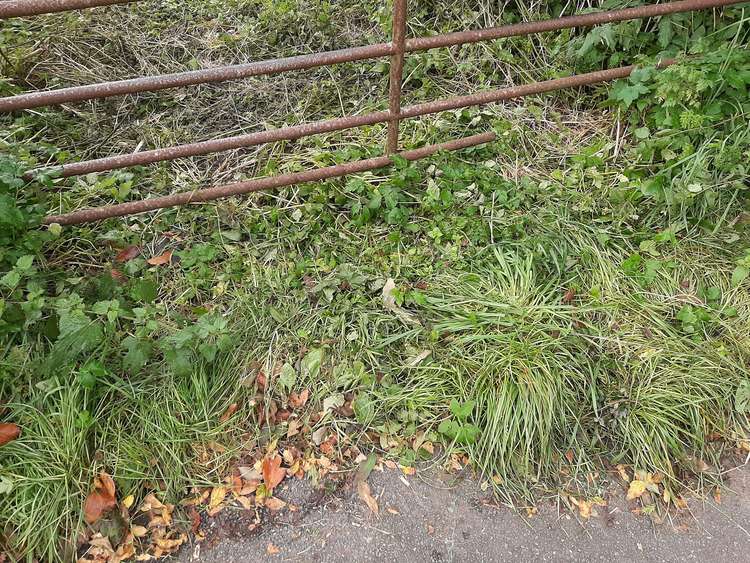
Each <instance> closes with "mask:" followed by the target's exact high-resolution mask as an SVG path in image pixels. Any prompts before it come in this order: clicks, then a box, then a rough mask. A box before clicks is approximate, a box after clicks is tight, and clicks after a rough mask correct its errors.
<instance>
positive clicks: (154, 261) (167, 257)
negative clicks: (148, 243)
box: [146, 250, 172, 266]
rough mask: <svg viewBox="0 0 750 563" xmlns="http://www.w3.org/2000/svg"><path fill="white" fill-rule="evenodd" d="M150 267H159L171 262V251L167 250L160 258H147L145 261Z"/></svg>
mask: <svg viewBox="0 0 750 563" xmlns="http://www.w3.org/2000/svg"><path fill="white" fill-rule="evenodd" d="M146 262H148V263H149V264H150V265H152V266H161V265H162V264H169V263H170V262H172V251H171V250H167V251H166V252H165V253H164V254H162V255H161V256H154V257H153V258H149V259H148V260H146Z"/></svg>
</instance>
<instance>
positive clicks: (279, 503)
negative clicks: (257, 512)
mask: <svg viewBox="0 0 750 563" xmlns="http://www.w3.org/2000/svg"><path fill="white" fill-rule="evenodd" d="M265 504H266V508H268V510H270V511H271V512H278V511H279V510H281V509H282V508H284V507H285V506H286V503H285V502H284V501H283V500H281V499H279V498H276V497H270V498H267V499H266V502H265Z"/></svg>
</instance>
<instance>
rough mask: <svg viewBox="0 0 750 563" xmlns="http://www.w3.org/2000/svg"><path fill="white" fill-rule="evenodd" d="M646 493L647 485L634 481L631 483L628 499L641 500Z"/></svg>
mask: <svg viewBox="0 0 750 563" xmlns="http://www.w3.org/2000/svg"><path fill="white" fill-rule="evenodd" d="M645 492H646V483H644V482H643V481H640V480H638V479H633V480H632V481H631V482H630V487H629V488H628V496H627V499H628V500H635V499H637V498H640V496H641V495H642V494H643V493H645Z"/></svg>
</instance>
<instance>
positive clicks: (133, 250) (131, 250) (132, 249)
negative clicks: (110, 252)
mask: <svg viewBox="0 0 750 563" xmlns="http://www.w3.org/2000/svg"><path fill="white" fill-rule="evenodd" d="M140 254H141V247H140V246H128V247H127V248H124V249H122V250H121V251H120V252H118V253H117V256H115V261H116V262H129V261H130V260H132V259H133V258H135V257H137V256H139V255H140Z"/></svg>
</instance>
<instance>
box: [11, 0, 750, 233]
mask: <svg viewBox="0 0 750 563" xmlns="http://www.w3.org/2000/svg"><path fill="white" fill-rule="evenodd" d="M135 1H139V0H5V1H2V0H0V19H7V18H11V17H20V16H33V15H39V14H45V13H52V12H61V11H66V10H76V9H83V8H92V7H95V6H106V5H112V4H125V3H129V2H135ZM140 1H144V0H140ZM746 1H747V0H681V1H677V2H667V3H662V4H651V5H646V6H640V7H636V8H628V9H623V10H613V11H607V12H597V13H590V14H582V15H574V16H568V17H561V18H554V19H549V20H542V21H535V22H528V23H519V24H513V25H506V26H501V27H494V28H488V29H480V30H473V31H464V32H458V33H449V34H442V35H434V36H430V37H418V38H407V37H406V24H407V0H393V30H392V38H391V42H390V43H377V44H372V45H366V46H361V47H353V48H349V49H340V50H336V51H327V52H322V53H313V54H309V55H300V56H296V57H287V58H281V59H273V60H268V61H261V62H253V63H248V64H240V65H230V66H222V67H217V68H210V69H204V70H196V71H189V72H179V73H173V74H165V75H160V76H148V77H142V78H133V79H129V80H119V81H114V82H104V83H100V84H92V85H87V86H76V87H72V88H62V89H57V90H48V91H40V92H30V93H25V94H19V95H16V96H10V97H6V98H0V112H13V111H21V110H26V109H31V108H36V107H42V106H49V105H56V104H63V103H69V102H78V101H83V100H93V99H99V98H108V97H111V96H121V95H127V94H137V93H139V92H154V91H158V90H165V89H169V88H180V87H185V86H191V85H197V84H207V83H213V82H222V81H227V80H239V79H243V78H248V77H252V76H260V75H274V74H279V73H282V72H288V71H292V70H304V69H311V68H317V67H322V66H328V65H333V64H338V63H345V62H353V61H361V60H365V59H373V58H379V57H388V56H389V57H390V61H391V64H390V79H389V82H390V86H389V97H388V111H379V112H373V113H366V114H360V115H353V116H347V117H340V118H337V119H328V120H324V121H316V122H313V123H306V124H301V125H296V126H291V127H283V128H280V129H275V130H271V131H263V132H258V133H250V134H246V135H240V136H236V137H228V138H221V139H215V140H211V141H204V142H200V143H191V144H187V145H179V146H174V147H168V148H163V149H155V150H147V151H143V152H137V153H132V154H126V155H120V156H111V157H106V158H100V159H97V160H88V161H82V162H74V163H70V164H65V165H63V166H60V167H56V168H54V170H55V171H56V172H57V173H59V174H60V175H61V176H62V177H70V176H77V175H81V174H89V173H92V172H104V171H109V170H116V169H119V168H126V167H130V166H139V165H147V164H152V163H156V162H163V161H169V160H175V159H178V158H186V157H191V156H197V155H205V154H210V153H214V152H220V151H227V150H232V149H238V148H243V147H251V146H256V145H260V144H263V143H271V142H275V141H282V140H294V139H299V138H301V137H306V136H309V135H314V134H319V133H329V132H333V131H342V130H345V129H352V128H355V127H362V126H365V125H374V124H377V123H387V124H388V136H387V141H386V147H385V153H384V156H382V157H379V158H372V159H367V160H360V161H356V162H350V163H347V164H340V165H337V166H330V167H327V168H320V169H315V170H308V171H304V172H299V173H294V174H283V175H280V176H274V177H268V178H259V179H253V180H249V181H246V182H239V183H234V184H228V185H224V186H217V187H213V188H207V189H196V190H194V191H190V192H182V193H177V194H172V195H168V196H164V197H157V198H150V199H145V200H138V201H133V202H129V203H123V204H119V205H110V206H103V207H96V208H92V209H84V210H81V211H76V212H73V213H67V214H64V215H55V216H49V217H47V218H46V219H45V223H47V224H50V223H58V224H62V225H74V224H80V223H87V222H92V221H100V220H103V219H107V218H111V217H122V216H125V215H132V214H136V213H143V212H146V211H152V210H156V209H164V208H168V207H175V206H178V205H185V204H189V203H196V202H206V201H211V200H215V199H218V198H222V197H228V196H233V195H239V194H246V193H250V192H255V191H261V190H268V189H274V188H279V187H283V186H289V185H293V184H299V183H304V182H314V181H320V180H324V179H329V178H336V177H341V176H345V175H347V174H352V173H358V172H364V171H368V170H375V169H378V168H383V167H386V166H388V165H389V164H390V163H391V156H392V155H393V154H395V153H397V152H398V150H399V130H400V124H401V121H402V120H404V119H410V118H415V117H419V116H422V115H427V114H433V113H439V112H443V111H447V110H453V109H459V108H465V107H470V106H476V105H482V104H488V103H493V102H499V101H502V100H509V99H512V98H519V97H524V96H529V95H533V94H540V93H544V92H551V91H554V90H561V89H564V88H572V87H577V86H585V85H589V84H596V83H600V82H606V81H610V80H615V79H618V78H625V77H627V76H629V75H630V74H631V72H632V71H633V70H634V68H635V67H634V66H625V67H619V68H614V69H609V70H603V71H598V72H591V73H586V74H580V75H574V76H569V77H565V78H558V79H555V80H547V81H543V82H533V83H531V84H527V85H523V86H516V87H513V88H504V89H499V90H489V91H484V92H480V93H477V94H471V95H467V96H460V97H454V98H447V99H443V100H437V101H432V102H426V103H422V104H417V105H413V106H408V107H402V106H401V86H402V83H403V69H404V57H405V56H406V54H408V53H414V52H418V51H424V50H428V49H435V48H441V47H451V46H455V45H463V44H466V43H476V42H479V41H488V40H492V39H499V38H504V37H518V36H523V35H530V34H535V33H542V32H548V31H556V30H561V29H568V28H574V27H585V26H593V25H600V24H606V23H612V22H621V21H627V20H634V19H640V18H647V17H656V16H664V15H668V14H676V13H681V12H690V11H694V10H705V9H711V8H721V7H725V6H730V5H734V4H741V3H743V2H746ZM673 62H674V61H673V60H663V61H660V62H659V65H658V66H660V67H665V66H668V65H670V64H672V63H673ZM494 139H495V135H494V134H493V133H484V134H480V135H474V136H471V137H466V138H463V139H456V140H451V141H448V142H445V143H441V144H437V145H430V146H426V147H422V148H419V149H416V150H411V151H405V152H401V153H399V154H400V155H401V156H403V157H404V158H406V159H407V160H418V159H421V158H425V157H428V156H430V155H432V154H435V153H436V152H438V151H442V150H458V149H462V148H467V147H472V146H476V145H480V144H483V143H487V142H490V141H492V140H494ZM45 170H46V171H49V170H50V169H49V168H46V169H37V170H31V171H29V172H28V173H27V179H31V178H33V177H34V176H35V175H36V174H38V173H39V172H42V171H45Z"/></svg>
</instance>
